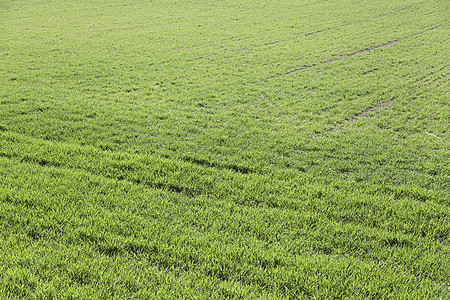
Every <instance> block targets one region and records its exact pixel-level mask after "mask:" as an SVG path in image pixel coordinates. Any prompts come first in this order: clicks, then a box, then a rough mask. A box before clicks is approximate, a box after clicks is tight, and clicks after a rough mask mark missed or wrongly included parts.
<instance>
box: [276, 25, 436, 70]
mask: <svg viewBox="0 0 450 300" xmlns="http://www.w3.org/2000/svg"><path fill="white" fill-rule="evenodd" d="M439 27H441V25H437V26H434V27H431V28H429V29H426V30H423V31H421V32H418V33H415V34H412V35H409V36H406V37H403V38H399V39H396V40H393V41H390V42H387V43H384V44H381V45H377V46H373V47H370V48H366V49H363V50H359V51H356V52H353V53H350V54H345V55H343V56H340V57H336V58H333V59H331V60H327V61H323V62H319V63H316V64H312V65H309V66H304V67H302V68H299V69H295V70H292V71H289V72H286V73H284V75H285V76H287V75H291V74H294V73H297V72H299V71H303V70H307V69H311V68H313V67H317V66H321V65H325V64H329V63H332V62H335V61H339V60H343V59H344V58H349V57H352V56H355V55H358V54H363V53H367V52H370V51H373V50H375V49H380V48H385V47H389V46H392V45H393V44H395V43H398V42H400V41H402V40H406V39H408V38H410V37H413V36H416V35H420V34H424V33H425V32H427V31H431V30H434V29H436V28H439Z"/></svg>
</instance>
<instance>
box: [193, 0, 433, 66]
mask: <svg viewBox="0 0 450 300" xmlns="http://www.w3.org/2000/svg"><path fill="white" fill-rule="evenodd" d="M425 2H427V1H421V2H418V3H415V4H412V5H409V6H407V7H404V8H402V9H399V10H396V11H392V12H389V13H385V14H382V15H378V16H375V17H370V18H367V19H361V20H357V21H353V22H349V23H345V24H341V25H336V26H332V27H327V28H324V29H320V30H317V31H312V32H308V33H305V34H302V35H298V36H295V37H293V38H289V39H283V40H277V41H273V42H268V43H265V44H261V45H256V46H252V47H246V48H241V49H235V50H228V51H225V52H222V53H217V54H213V55H208V56H201V57H197V58H192V59H188V60H187V61H188V62H193V61H198V60H202V59H207V58H214V57H218V56H220V55H224V54H228V53H236V52H242V51H248V50H253V49H257V48H262V47H267V46H272V45H276V44H279V43H282V42H286V41H289V40H295V39H299V38H302V37H308V36H311V35H315V34H319V33H322V32H326V31H329V30H333V29H338V28H342V27H346V26H351V25H354V24H357V23H362V22H368V21H369V20H375V19H378V18H382V17H385V16H389V15H392V14H396V13H400V12H403V11H406V10H408V9H411V8H413V7H414V6H416V5H420V4H422V3H425Z"/></svg>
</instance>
